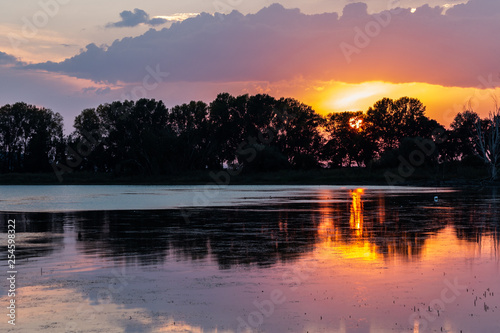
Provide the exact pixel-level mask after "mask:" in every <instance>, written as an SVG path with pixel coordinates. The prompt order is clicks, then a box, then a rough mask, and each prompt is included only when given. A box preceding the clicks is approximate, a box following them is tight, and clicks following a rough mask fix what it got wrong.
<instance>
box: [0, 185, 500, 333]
mask: <svg viewBox="0 0 500 333" xmlns="http://www.w3.org/2000/svg"><path fill="white" fill-rule="evenodd" d="M435 196H438V198H437V201H435V200H434V197H435ZM499 200H500V196H497V193H496V192H495V191H494V190H482V191H470V190H469V191H463V190H455V189H433V188H408V187H405V188H389V187H360V188H356V187H335V186H231V187H227V188H217V187H203V186H174V187H169V186H0V230H1V233H0V236H1V242H2V244H6V243H7V237H6V232H7V220H8V219H15V220H16V246H17V247H16V265H17V270H18V275H17V280H16V289H17V290H16V302H17V304H18V307H17V322H16V326H15V327H11V325H8V324H7V323H6V322H7V320H6V319H5V318H4V320H3V321H4V322H0V329H1V330H2V331H9V332H10V331H12V332H31V331H46V332H71V331H73V332H370V333H371V332H457V333H459V332H463V333H465V332H487V333H488V332H500V319H499V318H500V316H499V314H500V309H499V307H500V265H499V244H500V233H499V231H500V201H499ZM4 248H5V247H4ZM6 256H7V253H6V250H4V251H3V252H2V253H1V262H0V271H2V272H6V271H7V270H8V269H7V265H6V264H7V260H6V259H7V258H6ZM3 275H4V273H2V276H3ZM0 287H1V302H2V304H7V302H8V297H7V289H8V286H7V283H6V282H5V279H2V282H1V284H0ZM4 308H5V307H4ZM6 313H7V312H6V311H5V314H6ZM5 314H3V315H2V316H4V317H6V316H5Z"/></svg>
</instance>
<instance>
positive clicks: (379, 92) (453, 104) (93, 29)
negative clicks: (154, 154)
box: [0, 0, 500, 130]
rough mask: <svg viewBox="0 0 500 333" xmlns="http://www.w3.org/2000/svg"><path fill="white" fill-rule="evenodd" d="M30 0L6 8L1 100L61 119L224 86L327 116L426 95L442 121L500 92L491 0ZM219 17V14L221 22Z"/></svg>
mask: <svg viewBox="0 0 500 333" xmlns="http://www.w3.org/2000/svg"><path fill="white" fill-rule="evenodd" d="M365 2H366V3H362V2H354V1H346V0H308V1H298V0H282V1H277V0H272V1H266V0H252V1H249V0H186V1H173V0H172V1H170V0H163V1H160V0H146V1H136V0H106V1H102V0H99V1H97V0H24V1H16V2H14V1H9V2H8V4H5V3H6V1H4V2H3V4H2V10H1V11H0V37H1V38H0V105H4V104H7V103H15V102H18V101H25V102H27V103H30V104H35V105H38V106H44V107H47V108H51V109H52V110H54V111H55V112H59V113H61V114H62V115H63V116H64V119H65V125H66V128H67V129H69V130H71V125H72V124H73V120H74V117H75V116H76V115H77V114H79V113H80V112H81V111H82V110H83V109H84V108H89V107H96V106H98V105H99V104H100V103H105V102H111V101H114V100H124V99H138V98H141V97H147V98H156V99H162V100H163V101H164V102H165V104H166V105H167V106H173V105H176V104H180V103H184V102H189V101H190V100H203V101H205V102H210V101H211V100H213V99H214V98H215V96H216V95H217V93H220V92H224V91H227V92H229V93H231V94H234V95H238V94H243V93H249V94H256V93H268V94H270V95H272V96H274V97H282V96H284V97H294V98H297V99H298V100H300V101H302V102H304V103H306V104H309V105H311V106H312V107H313V108H314V109H315V110H317V111H318V112H320V113H321V114H327V113H330V112H335V111H345V110H363V111H365V110H366V109H367V108H368V107H369V106H371V105H372V104H373V103H374V102H376V101H377V100H379V99H380V98H382V97H391V98H399V97H402V96H410V97H416V98H420V99H421V100H422V102H423V103H424V104H425V105H426V106H427V114H428V116H430V117H432V118H435V119H437V120H438V121H439V122H441V123H442V124H443V125H445V126H447V125H449V124H450V122H451V121H452V120H453V117H454V116H455V115H456V113H457V112H460V111H462V110H463V107H464V105H465V104H466V103H467V102H468V101H471V102H472V104H473V106H474V107H475V109H476V110H477V111H479V112H480V113H481V114H483V115H484V114H486V113H487V112H488V111H489V110H490V109H491V108H492V107H493V104H494V102H493V98H494V96H495V95H496V96H497V97H500V38H499V36H498V32H499V31H500V1H498V0H470V1H469V2H467V1H457V0H427V1H426V0H401V1H398V0H396V1H393V0H365ZM215 13H221V14H215Z"/></svg>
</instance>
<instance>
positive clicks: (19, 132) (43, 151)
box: [0, 103, 64, 172]
mask: <svg viewBox="0 0 500 333" xmlns="http://www.w3.org/2000/svg"><path fill="white" fill-rule="evenodd" d="M63 147H64V138H63V129H62V117H61V115H60V114H59V113H54V112H53V111H52V110H49V109H45V108H39V107H36V106H34V105H28V104H26V103H15V104H13V105H9V104H8V105H4V106H3V107H1V108H0V170H1V171H2V172H48V171H50V170H51V166H50V162H51V161H53V160H54V159H56V158H58V156H60V155H62V150H63Z"/></svg>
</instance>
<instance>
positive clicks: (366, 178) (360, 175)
mask: <svg viewBox="0 0 500 333" xmlns="http://www.w3.org/2000/svg"><path fill="white" fill-rule="evenodd" d="M403 176H405V175H401V174H400V172H399V170H398V169H376V170H369V169H367V168H338V169H315V170H283V171H278V172H266V173H241V174H233V175H231V174H230V173H228V172H227V171H225V170H218V171H204V172H199V171H193V172H184V173H180V174H172V175H159V176H146V175H135V176H116V175H113V174H110V173H84V172H73V173H68V174H64V175H63V177H62V182H61V181H59V180H58V178H57V177H56V175H55V174H54V173H29V174H28V173H26V174H24V173H13V174H0V185H207V184H212V185H214V184H215V185H394V186H398V185H399V186H443V187H483V186H494V187H496V186H499V185H500V182H498V181H496V182H491V181H488V177H487V174H485V173H484V172H482V171H481V170H477V169H472V168H464V169H461V170H455V171H454V172H451V171H446V172H443V171H441V172H429V171H426V170H415V171H414V172H413V173H412V174H411V175H410V176H408V177H403Z"/></svg>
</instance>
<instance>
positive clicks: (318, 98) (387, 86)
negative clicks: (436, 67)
mask: <svg viewBox="0 0 500 333" xmlns="http://www.w3.org/2000/svg"><path fill="white" fill-rule="evenodd" d="M310 87H315V88H314V89H313V88H309V89H307V90H305V91H304V90H302V91H297V90H295V89H294V90H295V92H294V95H295V96H296V98H297V99H299V100H301V101H302V102H304V103H306V104H308V105H311V106H312V107H313V109H315V110H316V111H317V112H318V113H320V114H322V115H325V116H326V115H328V114H330V113H332V112H343V111H363V112H366V111H367V110H368V109H369V108H370V107H371V106H373V104H375V102H377V101H379V100H381V99H382V98H384V97H387V98H392V99H399V98H401V97H405V96H407V97H413V98H417V99H419V100H420V101H421V102H422V103H423V104H424V105H425V106H426V115H427V116H428V117H429V118H432V119H435V120H436V121H438V122H439V123H441V124H442V125H444V126H449V125H450V124H451V123H452V122H453V119H454V118H455V116H456V115H457V113H459V112H463V111H464V106H466V105H467V104H468V103H469V101H472V103H473V108H474V110H475V111H476V112H477V113H478V114H479V115H481V116H483V117H484V116H487V115H488V112H489V111H490V110H491V108H492V107H493V98H494V97H495V96H497V97H499V96H500V87H497V88H495V89H493V88H489V89H481V88H474V87H470V88H463V87H445V86H440V85H434V84H429V83H422V82H410V83H391V82H384V81H368V82H362V83H346V82H339V81H328V82H322V83H320V82H314V83H311V84H310ZM318 87H320V88H321V89H317V88H318ZM280 90H281V89H280ZM286 90H289V89H286ZM283 92H284V89H283V90H281V93H283Z"/></svg>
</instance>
